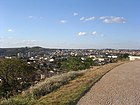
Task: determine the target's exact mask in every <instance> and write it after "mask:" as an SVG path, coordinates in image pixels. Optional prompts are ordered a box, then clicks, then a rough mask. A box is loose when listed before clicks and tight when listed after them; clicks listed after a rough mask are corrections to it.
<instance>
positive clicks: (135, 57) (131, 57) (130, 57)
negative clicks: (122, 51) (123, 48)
mask: <svg viewBox="0 0 140 105" xmlns="http://www.w3.org/2000/svg"><path fill="white" fill-rule="evenodd" d="M129 60H130V61H133V60H140V56H129Z"/></svg>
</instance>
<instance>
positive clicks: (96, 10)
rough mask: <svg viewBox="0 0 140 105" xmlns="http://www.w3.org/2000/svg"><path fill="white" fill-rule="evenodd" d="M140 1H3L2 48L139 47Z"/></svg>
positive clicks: (0, 4) (0, 10)
mask: <svg viewBox="0 0 140 105" xmlns="http://www.w3.org/2000/svg"><path fill="white" fill-rule="evenodd" d="M139 11H140V0H0V47H1V48H3V47H25V46H30V47H32V46H41V47H46V48H48V47H49V48H98V49H102V48H115V49H119V48H129V49H140V41H139V40H140V13H139Z"/></svg>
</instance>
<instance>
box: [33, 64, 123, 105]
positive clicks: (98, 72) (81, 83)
mask: <svg viewBox="0 0 140 105" xmlns="http://www.w3.org/2000/svg"><path fill="white" fill-rule="evenodd" d="M120 64H122V63H114V64H108V65H105V66H103V67H100V68H97V69H90V70H88V71H87V72H86V73H85V74H84V75H83V76H81V77H79V78H77V79H75V80H72V81H70V83H69V84H67V85H64V86H62V87H60V88H59V89H58V90H57V91H54V92H52V93H50V94H48V95H46V96H44V97H42V98H40V99H39V100H38V101H37V103H36V105H74V104H76V102H77V101H78V100H79V99H80V98H81V97H82V96H83V95H84V93H85V92H86V91H87V90H89V89H90V87H91V86H92V85H93V84H94V83H95V82H97V81H98V80H99V79H100V78H101V77H102V76H103V75H105V74H106V73H107V72H108V71H110V70H111V69H113V68H115V67H116V66H118V65H120Z"/></svg>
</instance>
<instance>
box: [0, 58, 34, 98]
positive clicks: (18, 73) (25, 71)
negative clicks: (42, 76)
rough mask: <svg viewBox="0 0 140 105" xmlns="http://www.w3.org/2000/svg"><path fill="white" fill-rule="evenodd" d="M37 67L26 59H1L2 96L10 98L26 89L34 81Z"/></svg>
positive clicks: (0, 85)
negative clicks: (29, 63)
mask: <svg viewBox="0 0 140 105" xmlns="http://www.w3.org/2000/svg"><path fill="white" fill-rule="evenodd" d="M35 71H36V69H35V68H34V67H32V66H30V65H28V64H27V63H26V62H25V61H24V60H19V59H1V60H0V80H1V81H0V98H9V97H10V96H13V95H16V94H17V93H19V92H21V91H22V90H24V89H27V88H28V87H29V86H30V85H31V84H32V82H33V81H34V80H33V79H34V78H33V77H34V74H35Z"/></svg>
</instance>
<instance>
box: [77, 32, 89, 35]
mask: <svg viewBox="0 0 140 105" xmlns="http://www.w3.org/2000/svg"><path fill="white" fill-rule="evenodd" d="M86 34H87V33H86V32H79V33H78V35H79V36H84V35H86Z"/></svg>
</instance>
